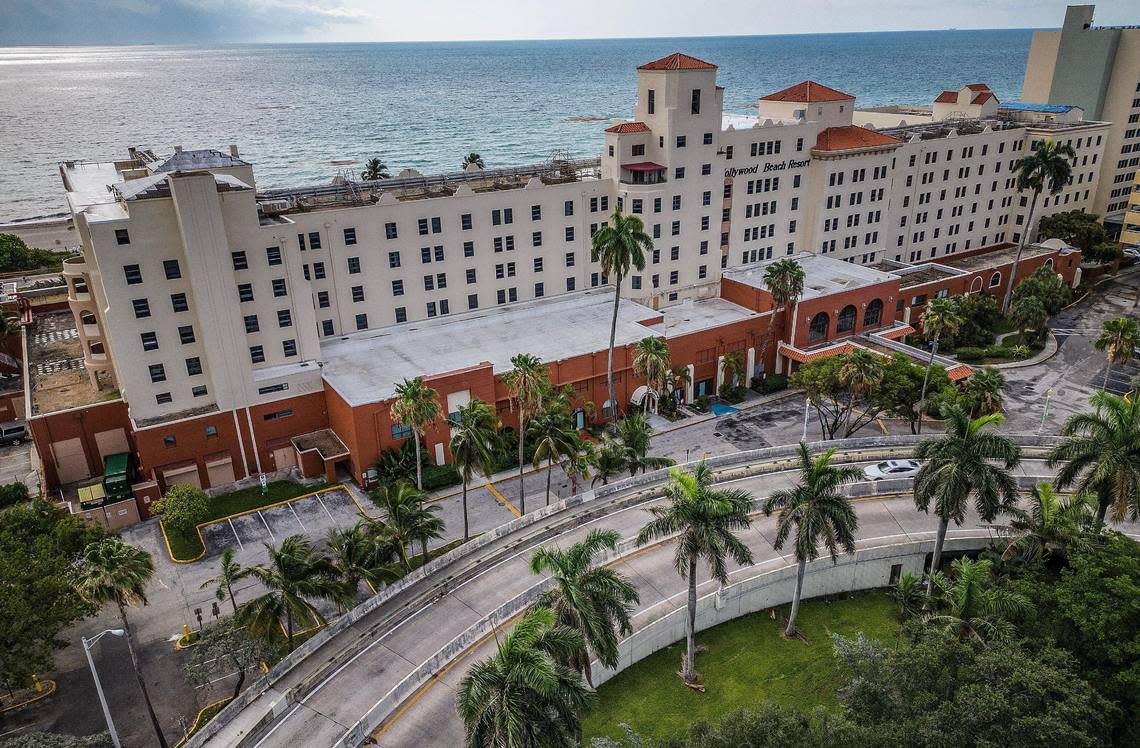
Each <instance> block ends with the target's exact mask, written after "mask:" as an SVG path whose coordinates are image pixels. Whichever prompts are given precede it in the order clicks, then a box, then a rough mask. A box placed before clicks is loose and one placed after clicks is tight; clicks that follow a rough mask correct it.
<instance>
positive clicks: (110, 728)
mask: <svg viewBox="0 0 1140 748" xmlns="http://www.w3.org/2000/svg"><path fill="white" fill-rule="evenodd" d="M126 633H127V632H126V631H124V630H123V629H107V630H106V631H101V632H99V633H98V634H96V635H95V636H93V637H91V638H90V639H88V638H86V637H80V639H82V640H83V654H85V655H87V664H88V665H89V666H90V667H91V677H92V678H94V679H95V692H96V693H98V694H99V704H100V705H102V707H103V717H104V718H105V719H106V720H107V732H109V733H110V734H111V743H112V744H113V745H114V746H115V748H122V744H121V743H120V742H119V733H117V732H115V723H114V722H113V721H112V720H111V710H110V708H108V706H107V697H106V696H104V695H103V684H101V683H100V682H99V673H98V672H96V670H95V660H93V659H92V658H91V648H92V647H94V646H95V642H97V641H99V640H100V639H102V638H103V636H104V634H110V635H111V636H123V635H124V634H126Z"/></svg>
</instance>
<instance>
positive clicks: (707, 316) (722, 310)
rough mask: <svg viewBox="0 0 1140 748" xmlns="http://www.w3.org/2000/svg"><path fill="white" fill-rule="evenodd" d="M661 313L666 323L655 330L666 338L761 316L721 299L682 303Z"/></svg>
mask: <svg viewBox="0 0 1140 748" xmlns="http://www.w3.org/2000/svg"><path fill="white" fill-rule="evenodd" d="M661 311H662V313H663V314H664V315H665V321H664V322H662V323H660V324H657V325H654V326H653V330H654V332H658V334H661V335H664V336H665V337H666V338H674V337H678V336H681V335H688V334H689V333H694V332H700V331H701V330H708V329H710V328H713V327H719V326H721V325H730V324H732V323H733V322H740V321H742V320H746V319H753V318H755V317H759V316H761V315H760V314H759V313H758V312H754V311H752V310H751V309H747V308H745V307H742V306H740V305H739V304H733V303H732V302H731V301H726V300H725V299H722V298H719V297H717V298H711V299H700V300H698V301H691V302H688V301H686V302H681V303H680V304H677V305H675V306H671V307H669V308H667V309H663V310H661Z"/></svg>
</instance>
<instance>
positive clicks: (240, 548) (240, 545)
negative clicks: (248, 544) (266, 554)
mask: <svg viewBox="0 0 1140 748" xmlns="http://www.w3.org/2000/svg"><path fill="white" fill-rule="evenodd" d="M226 522H229V523H230V529H231V530H233V533H234V540H236V541H237V543H238V550H239V551H244V550H245V546H244V545H242V544H241V538H239V537H238V534H237V528H236V527H234V521H233V520H232V519H226Z"/></svg>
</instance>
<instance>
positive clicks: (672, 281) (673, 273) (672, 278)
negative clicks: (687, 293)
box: [669, 270, 680, 286]
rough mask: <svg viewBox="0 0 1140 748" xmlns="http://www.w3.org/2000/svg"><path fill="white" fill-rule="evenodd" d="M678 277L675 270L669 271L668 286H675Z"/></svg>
mask: <svg viewBox="0 0 1140 748" xmlns="http://www.w3.org/2000/svg"><path fill="white" fill-rule="evenodd" d="M679 276H680V273H678V272H677V271H676V270H671V271H669V285H670V286H675V285H677V281H678V279H679Z"/></svg>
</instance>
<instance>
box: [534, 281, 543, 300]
mask: <svg viewBox="0 0 1140 748" xmlns="http://www.w3.org/2000/svg"><path fill="white" fill-rule="evenodd" d="M545 293H546V287H545V286H543V285H542V283H535V284H534V298H536V299H541V298H542V297H543V295H544V294H545Z"/></svg>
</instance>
